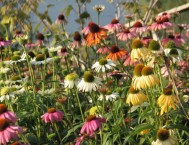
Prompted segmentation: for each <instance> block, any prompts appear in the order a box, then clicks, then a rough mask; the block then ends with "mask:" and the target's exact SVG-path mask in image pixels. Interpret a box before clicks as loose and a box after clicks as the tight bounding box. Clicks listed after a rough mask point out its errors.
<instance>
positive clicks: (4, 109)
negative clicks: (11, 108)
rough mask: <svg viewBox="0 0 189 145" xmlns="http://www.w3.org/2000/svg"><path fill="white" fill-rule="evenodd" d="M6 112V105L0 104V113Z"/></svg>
mask: <svg viewBox="0 0 189 145" xmlns="http://www.w3.org/2000/svg"><path fill="white" fill-rule="evenodd" d="M5 112H7V106H6V105H5V104H0V115H1V114H3V113H5Z"/></svg>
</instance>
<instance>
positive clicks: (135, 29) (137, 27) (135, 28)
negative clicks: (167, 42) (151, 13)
mask: <svg viewBox="0 0 189 145" xmlns="http://www.w3.org/2000/svg"><path fill="white" fill-rule="evenodd" d="M130 30H131V31H132V32H136V33H140V32H145V31H146V30H147V26H143V25H142V23H141V22H140V21H137V22H135V23H134V25H133V27H132V28H131V29H130Z"/></svg>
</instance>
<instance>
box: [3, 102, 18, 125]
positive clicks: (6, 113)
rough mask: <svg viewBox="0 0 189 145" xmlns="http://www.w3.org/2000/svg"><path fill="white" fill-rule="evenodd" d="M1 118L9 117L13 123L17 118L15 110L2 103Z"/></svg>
mask: <svg viewBox="0 0 189 145" xmlns="http://www.w3.org/2000/svg"><path fill="white" fill-rule="evenodd" d="M0 118H4V119H7V120H9V121H10V122H13V123H15V122H16V120H17V118H16V115H15V114H14V113H13V112H11V111H9V110H8V109H7V106H6V105H5V104H0Z"/></svg>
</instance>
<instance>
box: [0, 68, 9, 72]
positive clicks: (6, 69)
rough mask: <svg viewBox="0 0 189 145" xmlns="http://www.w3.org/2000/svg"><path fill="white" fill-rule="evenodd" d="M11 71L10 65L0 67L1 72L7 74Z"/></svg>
mask: <svg viewBox="0 0 189 145" xmlns="http://www.w3.org/2000/svg"><path fill="white" fill-rule="evenodd" d="M9 71H10V68H8V67H1V68H0V74H6V73H8V72H9Z"/></svg>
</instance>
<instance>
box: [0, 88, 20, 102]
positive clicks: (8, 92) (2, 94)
mask: <svg viewBox="0 0 189 145" xmlns="http://www.w3.org/2000/svg"><path fill="white" fill-rule="evenodd" d="M15 90H16V88H13V87H3V88H1V90H0V101H1V102H3V101H4V100H6V99H7V100H9V99H10V98H15V94H14V91H15Z"/></svg>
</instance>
